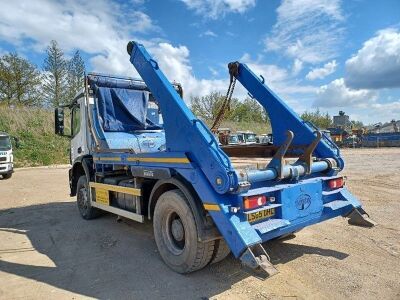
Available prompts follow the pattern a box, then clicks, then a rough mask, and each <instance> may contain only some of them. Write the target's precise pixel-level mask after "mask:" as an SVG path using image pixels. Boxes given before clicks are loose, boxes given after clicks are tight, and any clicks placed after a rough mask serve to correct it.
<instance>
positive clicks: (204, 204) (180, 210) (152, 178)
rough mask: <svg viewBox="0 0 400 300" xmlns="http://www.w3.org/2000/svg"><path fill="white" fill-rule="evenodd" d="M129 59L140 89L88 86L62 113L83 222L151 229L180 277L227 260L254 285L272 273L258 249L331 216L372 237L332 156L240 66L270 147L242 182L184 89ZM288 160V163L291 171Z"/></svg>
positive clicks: (139, 58) (114, 80)
mask: <svg viewBox="0 0 400 300" xmlns="http://www.w3.org/2000/svg"><path fill="white" fill-rule="evenodd" d="M127 50H128V54H129V57H130V62H131V63H132V65H133V66H134V67H135V68H136V70H137V72H138V73H139V75H140V76H141V78H142V79H143V80H135V79H131V78H121V77H112V76H105V75H99V74H93V73H92V74H88V75H87V76H86V77H85V86H84V90H83V91H82V93H79V94H78V95H77V96H76V97H75V99H73V101H72V104H71V105H69V106H68V108H70V109H71V111H72V114H71V118H72V119H71V124H72V139H71V164H72V167H71V169H70V170H69V184H70V190H71V196H75V195H76V196H77V205H78V209H79V212H80V214H81V216H82V217H83V218H84V219H93V218H96V217H98V216H100V215H101V214H102V212H104V211H106V212H110V213H113V214H116V215H119V216H122V217H125V218H128V219H132V220H135V221H138V222H144V221H145V219H149V220H152V222H153V228H154V237H155V242H156V244H157V247H158V250H159V253H160V255H161V257H162V258H163V260H164V262H165V263H166V264H167V265H168V266H169V267H170V268H171V269H173V270H174V271H176V272H179V273H189V272H192V271H196V270H199V269H201V268H203V267H205V266H206V265H208V264H210V263H211V264H212V263H216V262H218V261H221V260H223V259H224V258H225V257H226V256H227V255H228V254H229V252H232V253H233V255H234V256H235V257H237V258H239V259H240V260H241V263H242V265H243V267H244V268H245V269H246V270H248V271H251V272H252V273H253V274H255V275H257V276H260V277H263V278H266V277H268V276H270V275H273V274H275V273H276V272H277V270H276V269H275V267H274V266H273V265H272V264H271V262H270V261H269V257H268V254H267V251H266V249H265V248H264V246H263V244H262V243H263V242H265V241H268V240H271V239H274V238H278V237H282V236H285V235H288V234H291V233H293V232H296V231H298V230H300V229H302V228H304V227H306V226H309V225H312V224H315V223H319V222H322V221H325V220H327V219H331V218H334V217H337V216H345V217H348V218H349V223H350V224H354V225H361V226H373V222H372V221H371V220H369V219H368V217H367V215H366V213H365V211H364V210H363V209H362V207H361V204H360V202H359V201H358V200H357V199H356V198H355V197H354V196H353V195H352V194H351V193H350V192H349V191H348V190H347V188H346V187H345V186H344V184H345V183H344V177H342V176H340V175H339V172H340V171H341V170H342V169H343V168H344V161H343V159H342V157H341V155H340V151H339V149H338V148H337V147H336V146H335V144H334V143H333V142H332V141H331V140H330V139H328V138H327V137H326V136H324V135H322V134H321V133H320V132H319V131H316V130H315V129H314V128H312V127H311V126H310V125H308V124H307V123H305V122H303V120H302V119H301V118H300V117H299V116H298V115H297V114H296V113H294V112H293V111H292V109H290V108H289V107H288V106H287V105H286V104H285V102H284V101H282V100H281V99H280V98H279V97H277V96H276V95H275V94H274V93H273V92H272V91H271V90H269V88H268V87H267V86H266V85H265V84H264V82H263V80H261V79H260V78H258V77H257V76H256V75H254V74H253V73H252V71H251V70H250V69H249V68H248V67H247V66H246V65H245V64H241V63H239V62H233V63H231V64H230V66H229V72H230V75H231V76H233V77H234V78H235V79H236V80H238V81H240V83H241V84H242V85H243V86H244V87H245V88H246V89H247V90H248V91H249V93H251V95H252V96H253V97H254V98H255V99H257V100H258V101H259V102H260V104H261V105H262V106H263V107H265V108H266V109H268V112H269V116H270V120H271V125H272V130H273V134H274V144H275V145H274V146H279V148H278V150H277V151H276V153H275V154H274V155H273V157H272V159H271V161H270V162H269V163H268V164H267V165H265V166H263V167H262V168H260V169H251V170H249V169H244V170H240V169H235V168H234V167H233V165H232V163H231V160H230V158H229V157H228V156H227V155H226V154H225V152H223V151H222V150H221V148H220V146H219V143H218V141H217V140H216V138H215V136H214V135H213V134H212V132H211V131H210V130H209V129H208V128H207V126H206V125H205V124H204V123H203V122H202V121H201V120H199V119H198V118H196V117H195V116H194V115H193V113H192V112H191V111H190V110H189V108H188V107H187V106H186V104H185V102H184V101H183V100H182V88H181V86H180V85H179V84H171V83H170V82H169V81H168V80H167V78H166V77H165V75H164V74H163V72H162V71H161V69H160V66H159V65H158V63H157V61H156V60H154V59H153V58H152V57H151V56H150V55H149V53H148V52H147V51H146V49H145V47H144V46H143V45H141V44H139V43H136V42H129V43H128V46H127ZM149 107H151V108H152V110H151V111H152V113H153V116H152V118H149V117H148V108H149ZM154 108H157V109H156V110H154ZM64 109H65V107H60V108H57V109H56V111H55V116H56V122H55V124H56V125H55V126H56V128H55V130H56V133H58V134H63V132H64ZM154 112H157V114H159V116H154ZM265 146H266V147H267V146H268V145H265ZM288 150H290V151H291V152H293V153H295V154H296V155H297V160H296V161H295V162H293V163H291V164H288V163H287V161H286V159H285V154H286V153H287V152H288ZM266 153H268V152H266ZM327 226H329V225H327ZM104 230H106V229H104ZM316 267H317V266H316Z"/></svg>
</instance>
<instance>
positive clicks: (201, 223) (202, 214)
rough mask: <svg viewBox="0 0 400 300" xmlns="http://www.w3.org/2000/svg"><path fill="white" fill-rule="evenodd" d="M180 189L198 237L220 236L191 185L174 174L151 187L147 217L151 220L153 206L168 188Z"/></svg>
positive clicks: (206, 239)
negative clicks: (192, 218) (189, 209)
mask: <svg viewBox="0 0 400 300" xmlns="http://www.w3.org/2000/svg"><path fill="white" fill-rule="evenodd" d="M174 189H178V190H180V191H181V192H182V193H183V194H184V195H185V198H186V199H187V202H188V204H189V206H190V208H191V210H192V212H193V215H194V219H195V223H196V227H197V230H198V237H199V239H200V240H201V241H209V240H214V239H219V238H221V234H220V233H219V231H218V229H217V228H216V226H215V224H214V222H213V221H212V219H211V217H210V216H208V214H207V213H206V211H205V210H204V207H203V203H202V201H201V200H200V198H199V196H198V195H197V193H196V191H195V190H194V189H193V187H191V185H190V184H189V183H187V182H186V181H185V179H184V178H181V177H178V176H174V177H171V178H167V179H160V180H158V181H157V182H156V183H155V185H154V186H153V188H152V191H151V193H150V197H149V201H148V210H147V212H148V219H149V220H151V219H152V217H153V214H154V208H155V206H156V204H157V201H158V199H159V197H160V196H161V195H162V194H163V193H165V192H167V191H170V190H174Z"/></svg>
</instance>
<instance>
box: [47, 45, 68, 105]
mask: <svg viewBox="0 0 400 300" xmlns="http://www.w3.org/2000/svg"><path fill="white" fill-rule="evenodd" d="M46 55H47V56H46V58H45V60H44V66H43V70H44V71H45V80H44V85H43V92H44V95H45V97H46V99H47V101H48V103H49V104H51V105H53V106H54V107H56V106H59V105H61V104H65V103H66V100H67V97H68V88H67V72H68V65H67V61H66V59H65V58H64V53H63V51H62V50H61V48H59V46H58V44H57V42H56V41H54V40H53V41H51V42H50V46H48V47H47V50H46Z"/></svg>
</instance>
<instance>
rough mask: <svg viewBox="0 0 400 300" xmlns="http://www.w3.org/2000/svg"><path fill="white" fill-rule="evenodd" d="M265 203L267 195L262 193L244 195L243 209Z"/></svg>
mask: <svg viewBox="0 0 400 300" xmlns="http://www.w3.org/2000/svg"><path fill="white" fill-rule="evenodd" d="M266 203H267V197H265V196H263V195H257V196H250V197H244V201H243V204H244V209H253V208H257V207H260V206H263V205H265V204H266Z"/></svg>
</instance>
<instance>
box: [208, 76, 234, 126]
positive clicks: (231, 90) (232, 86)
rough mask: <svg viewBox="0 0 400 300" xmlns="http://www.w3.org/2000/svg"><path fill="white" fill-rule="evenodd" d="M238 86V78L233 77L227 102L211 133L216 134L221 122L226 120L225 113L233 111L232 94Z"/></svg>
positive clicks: (221, 109) (227, 94)
mask: <svg viewBox="0 0 400 300" xmlns="http://www.w3.org/2000/svg"><path fill="white" fill-rule="evenodd" d="M235 85H236V77H234V76H232V75H231V80H230V82H229V87H228V91H227V92H226V96H225V100H224V102H223V103H222V105H221V108H220V109H219V111H218V114H217V117H216V118H215V120H214V123H213V125H212V127H211V132H212V133H216V132H217V130H218V128H219V126H220V125H221V122H222V120H223V118H224V115H225V111H230V110H231V99H232V94H233V91H234V89H235Z"/></svg>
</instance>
